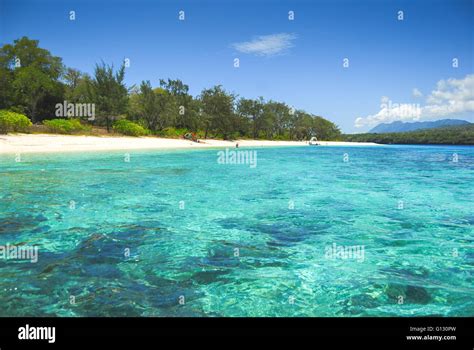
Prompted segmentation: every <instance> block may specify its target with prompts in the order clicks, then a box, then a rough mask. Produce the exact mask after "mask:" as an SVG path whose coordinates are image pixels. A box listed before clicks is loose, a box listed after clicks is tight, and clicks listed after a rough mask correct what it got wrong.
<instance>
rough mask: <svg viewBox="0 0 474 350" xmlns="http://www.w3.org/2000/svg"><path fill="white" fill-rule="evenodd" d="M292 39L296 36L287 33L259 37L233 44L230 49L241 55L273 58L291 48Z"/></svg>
mask: <svg viewBox="0 0 474 350" xmlns="http://www.w3.org/2000/svg"><path fill="white" fill-rule="evenodd" d="M294 39H296V35H294V34H289V33H280V34H271V35H260V36H257V37H255V38H253V39H252V40H251V41H244V42H241V43H234V44H232V47H233V48H234V49H236V50H237V51H239V52H242V53H247V54H254V55H257V56H274V55H278V54H282V53H284V52H285V51H287V50H288V49H289V48H291V47H293V40H294Z"/></svg>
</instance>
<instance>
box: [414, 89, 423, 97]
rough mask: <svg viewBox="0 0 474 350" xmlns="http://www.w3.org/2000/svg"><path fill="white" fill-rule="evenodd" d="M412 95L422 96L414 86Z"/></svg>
mask: <svg viewBox="0 0 474 350" xmlns="http://www.w3.org/2000/svg"><path fill="white" fill-rule="evenodd" d="M412 95H413V97H422V96H423V94H422V93H421V91H420V90H418V89H417V88H414V89H413V92H412Z"/></svg>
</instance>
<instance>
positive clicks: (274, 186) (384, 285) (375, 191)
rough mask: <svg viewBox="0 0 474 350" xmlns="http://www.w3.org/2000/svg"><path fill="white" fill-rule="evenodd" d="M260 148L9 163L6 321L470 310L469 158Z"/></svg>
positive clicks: (0, 289)
mask: <svg viewBox="0 0 474 350" xmlns="http://www.w3.org/2000/svg"><path fill="white" fill-rule="evenodd" d="M241 150H243V149H241ZM256 151H257V160H258V163H257V166H256V167H255V168H251V167H249V166H248V165H235V164H219V163H218V162H217V150H192V151H148V152H130V157H131V158H130V162H125V161H124V154H123V152H121V153H120V152H112V153H101V154H92V153H83V154H49V155H27V154H25V155H23V156H22V162H15V157H14V156H6V155H3V156H0V176H1V180H0V185H1V188H0V244H1V245H6V244H7V243H9V244H10V245H15V246H33V245H36V246H37V247H38V249H39V253H38V254H39V256H38V261H37V262H36V263H32V262H30V261H22V260H5V259H3V260H0V304H1V307H0V316H48V315H58V316H424V315H442V316H466V315H470V316H472V315H474V249H473V248H474V230H473V225H474V210H473V201H474V186H473V183H474V181H473V180H474V148H473V147H454V146H453V147H434V146H433V147H431V146H423V147H421V146H384V147H362V148H358V147H346V148H344V147H332V148H329V147H292V148H290V147H286V148H259V149H256ZM345 153H346V160H348V161H347V162H344V154H345ZM454 154H456V155H457V157H458V162H453V161H452V160H453V155H454ZM347 157H348V159H347ZM334 245H336V246H338V247H346V248H351V247H359V248H358V249H359V250H358V251H359V253H360V252H361V251H362V252H363V255H360V254H359V255H358V256H357V258H355V256H352V257H351V256H342V255H341V256H336V257H334V256H332V257H331V256H330V255H328V254H327V249H328V247H333V246H334Z"/></svg>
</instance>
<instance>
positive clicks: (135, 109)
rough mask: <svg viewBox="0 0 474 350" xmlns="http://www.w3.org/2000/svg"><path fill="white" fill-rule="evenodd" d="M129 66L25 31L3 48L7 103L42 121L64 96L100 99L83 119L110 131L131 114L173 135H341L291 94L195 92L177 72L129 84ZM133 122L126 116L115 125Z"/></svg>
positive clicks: (1, 75) (0, 67) (1, 85)
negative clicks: (81, 67) (84, 56)
mask: <svg viewBox="0 0 474 350" xmlns="http://www.w3.org/2000/svg"><path fill="white" fill-rule="evenodd" d="M125 71H126V67H125V65H121V66H120V67H118V69H114V67H113V66H112V65H107V64H106V63H104V62H101V63H100V64H97V65H96V66H95V70H94V74H93V76H90V75H88V74H85V73H82V72H80V71H78V70H76V69H73V68H68V67H65V66H64V65H63V63H62V59H61V58H59V57H56V56H53V55H52V54H51V53H50V52H49V51H48V50H45V49H42V48H40V47H39V42H38V41H37V40H30V39H28V38H27V37H23V38H21V39H18V40H15V41H14V42H13V44H7V45H4V46H3V47H1V48H0V109H9V110H12V111H15V112H21V113H24V114H26V115H27V116H28V117H30V118H31V120H32V121H33V122H34V123H38V122H41V121H42V120H45V119H46V120H48V119H55V118H61V117H62V118H64V117H66V116H65V115H61V116H57V114H56V104H58V103H60V104H62V103H63V102H64V101H67V102H68V103H73V104H93V105H94V107H95V118H82V119H84V121H85V120H86V119H87V120H88V123H90V124H92V125H94V126H105V127H107V130H108V131H109V130H110V128H111V126H112V125H114V122H115V121H117V120H123V118H127V119H128V120H130V121H133V122H135V123H137V125H138V126H140V125H143V126H144V127H145V128H147V129H148V130H150V132H151V133H153V134H155V135H165V136H166V135H170V136H174V135H175V133H176V132H177V131H178V130H179V131H180V132H181V131H182V132H183V133H185V132H187V131H189V132H193V133H196V134H197V135H200V137H217V138H224V139H234V138H265V139H279V140H303V139H309V138H310V137H312V136H317V137H318V138H319V139H325V140H330V139H338V138H340V135H341V133H340V131H339V128H338V127H337V126H336V125H335V124H333V123H331V122H330V121H328V120H326V119H324V118H322V117H319V116H315V115H312V114H309V113H307V112H305V111H302V110H297V109H293V108H291V107H290V106H288V105H287V104H285V103H283V102H277V101H272V100H264V99H263V98H262V97H260V98H258V99H246V98H239V97H238V96H237V95H236V94H234V93H230V92H228V91H226V90H225V89H224V88H223V87H222V86H220V85H218V86H214V87H211V88H209V89H204V90H203V91H202V92H201V93H200V94H199V95H198V96H192V95H190V93H189V87H188V86H187V85H186V84H184V83H183V82H182V81H181V80H172V79H167V80H164V79H161V80H160V84H159V87H155V88H154V87H152V85H151V83H150V82H149V81H144V82H142V83H141V84H140V86H138V87H136V86H132V87H127V86H126V85H125V83H124V79H125ZM74 117H75V118H78V117H82V116H77V115H75V116H74ZM73 123H74V122H73ZM46 124H48V125H49V126H50V128H49V129H50V130H56V129H57V130H60V131H58V132H71V131H69V125H66V124H64V122H57V123H56V124H55V123H52V124H51V123H46ZM115 125H117V124H115ZM130 125H132V124H127V125H126V124H125V123H124V122H120V123H119V124H118V127H116V128H115V130H119V129H121V130H124V128H127V126H130ZM76 126H78V125H76ZM130 128H132V129H133V128H134V129H136V127H131V126H130ZM144 130H145V129H144ZM73 132H74V131H73ZM201 135H202V136H201Z"/></svg>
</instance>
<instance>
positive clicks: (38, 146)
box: [0, 134, 377, 153]
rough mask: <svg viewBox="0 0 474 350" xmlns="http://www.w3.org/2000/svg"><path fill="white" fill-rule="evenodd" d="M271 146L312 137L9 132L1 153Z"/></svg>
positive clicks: (0, 142)
mask: <svg viewBox="0 0 474 350" xmlns="http://www.w3.org/2000/svg"><path fill="white" fill-rule="evenodd" d="M236 143H238V144H239V147H271V146H308V141H266V140H236V141H223V140H211V139H207V140H202V141H200V142H199V143H196V142H192V141H188V140H184V139H167V138H157V137H125V136H101V137H99V136H72V135H51V134H9V135H0V153H50V152H85V151H119V150H142V149H143V150H145V149H185V148H188V149H192V148H196V149H197V148H210V147H213V148H216V147H218V148H226V147H232V148H233V147H235V144H236ZM319 144H320V146H374V145H377V144H375V143H370V142H335V141H320V142H319Z"/></svg>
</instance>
